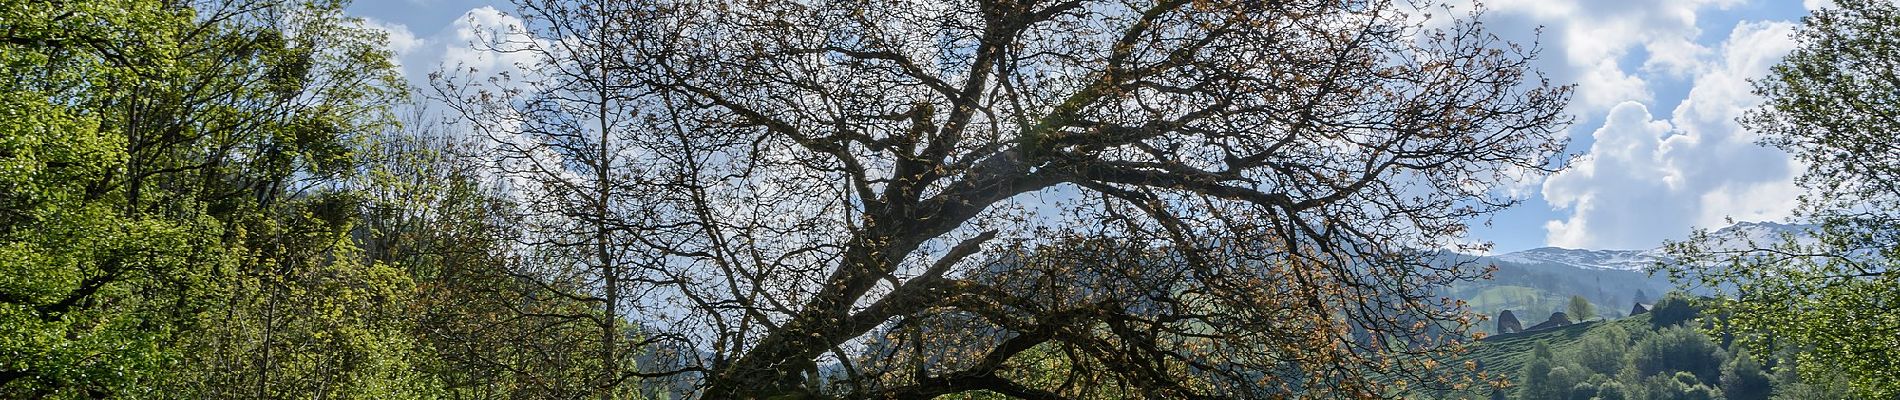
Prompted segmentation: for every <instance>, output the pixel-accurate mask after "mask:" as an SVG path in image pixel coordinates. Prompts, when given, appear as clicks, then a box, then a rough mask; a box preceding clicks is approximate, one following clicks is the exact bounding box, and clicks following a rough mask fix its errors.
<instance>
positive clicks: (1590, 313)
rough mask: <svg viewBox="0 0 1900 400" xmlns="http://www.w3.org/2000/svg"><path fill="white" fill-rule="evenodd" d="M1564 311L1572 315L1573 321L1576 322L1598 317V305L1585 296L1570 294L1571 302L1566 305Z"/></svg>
mask: <svg viewBox="0 0 1900 400" xmlns="http://www.w3.org/2000/svg"><path fill="white" fill-rule="evenodd" d="M1564 312H1565V313H1566V314H1569V315H1570V320H1571V321H1576V322H1583V321H1588V320H1592V319H1596V318H1597V306H1596V305H1595V304H1590V299H1585V298H1583V296H1570V303H1569V304H1568V305H1566V306H1565V308H1564Z"/></svg>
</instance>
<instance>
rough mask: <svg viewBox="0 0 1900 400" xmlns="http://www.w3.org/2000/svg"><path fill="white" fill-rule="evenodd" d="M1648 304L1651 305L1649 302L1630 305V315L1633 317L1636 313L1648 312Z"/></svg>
mask: <svg viewBox="0 0 1900 400" xmlns="http://www.w3.org/2000/svg"><path fill="white" fill-rule="evenodd" d="M1650 306H1651V305H1649V304H1643V303H1636V306H1635V307H1630V316H1632V317H1634V316H1638V315H1643V314H1648V313H1649V307H1650Z"/></svg>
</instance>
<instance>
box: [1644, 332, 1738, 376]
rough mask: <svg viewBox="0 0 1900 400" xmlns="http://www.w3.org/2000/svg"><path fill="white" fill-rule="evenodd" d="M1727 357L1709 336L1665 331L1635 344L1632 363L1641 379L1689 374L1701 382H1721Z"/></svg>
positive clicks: (1699, 333)
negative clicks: (1673, 374) (1723, 365)
mask: <svg viewBox="0 0 1900 400" xmlns="http://www.w3.org/2000/svg"><path fill="white" fill-rule="evenodd" d="M1727 358H1728V356H1727V355H1726V354H1725V353H1724V352H1723V350H1722V348H1721V346H1718V345H1716V344H1715V341H1713V340H1710V339H1709V337H1708V336H1706V335H1703V334H1702V333H1701V332H1698V331H1696V330H1695V329H1693V328H1688V327H1668V328H1663V330H1662V331H1661V332H1660V334H1658V335H1656V336H1654V337H1650V338H1647V339H1644V340H1643V341H1641V342H1638V343H1637V344H1636V351H1635V354H1634V355H1632V360H1631V362H1633V363H1634V364H1635V366H1636V368H1637V371H1638V372H1640V373H1641V376H1653V375H1667V374H1669V373H1672V372H1687V373H1689V374H1691V375H1692V376H1694V377H1695V379H1696V380H1697V381H1698V382H1718V379H1719V377H1720V376H1721V370H1722V363H1723V362H1724V361H1726V360H1727Z"/></svg>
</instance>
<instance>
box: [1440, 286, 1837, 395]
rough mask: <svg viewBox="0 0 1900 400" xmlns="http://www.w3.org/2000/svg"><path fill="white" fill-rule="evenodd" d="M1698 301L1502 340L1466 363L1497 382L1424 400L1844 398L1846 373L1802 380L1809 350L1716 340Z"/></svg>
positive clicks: (1491, 341)
mask: <svg viewBox="0 0 1900 400" xmlns="http://www.w3.org/2000/svg"><path fill="white" fill-rule="evenodd" d="M1704 317H1711V316H1710V315H1704V314H1700V312H1699V310H1697V309H1696V307H1695V306H1694V305H1693V304H1692V301H1691V300H1690V299H1689V298H1687V297H1685V296H1683V295H1681V294H1671V295H1669V296H1667V297H1665V298H1663V299H1660V301H1658V302H1657V304H1656V309H1655V310H1653V311H1652V312H1650V313H1645V314H1641V315H1636V316H1632V317H1628V318H1621V319H1614V320H1608V321H1593V322H1584V323H1579V324H1575V325H1570V326H1566V327H1561V328H1554V329H1549V330H1540V331H1533V332H1525V333H1517V334H1509V335H1501V336H1493V337H1489V338H1485V339H1484V340H1481V341H1479V342H1477V343H1476V344H1475V345H1473V346H1472V348H1471V352H1470V353H1469V354H1466V355H1465V356H1463V357H1461V358H1460V359H1459V361H1460V362H1470V363H1472V365H1473V366H1474V367H1476V368H1477V369H1479V370H1481V371H1485V372H1486V374H1487V375H1488V376H1489V377H1492V378H1495V379H1496V380H1497V381H1495V382H1493V384H1490V385H1481V386H1476V387H1473V388H1470V389H1468V390H1463V391H1449V392H1420V393H1412V395H1415V396H1418V397H1425V398H1480V399H1481V398H1491V399H1579V400H1590V399H1604V400H1613V399H1736V400H1743V399H1769V398H1774V399H1816V400H1818V399H1841V398H1852V397H1854V396H1853V395H1851V394H1850V393H1849V392H1848V391H1847V386H1846V383H1845V381H1844V380H1842V379H1843V378H1844V376H1845V375H1840V374H1838V373H1837V374H1836V375H1831V376H1824V377H1821V378H1819V379H1815V378H1813V377H1802V376H1800V375H1798V374H1796V373H1795V371H1796V370H1797V368H1796V366H1795V365H1793V364H1795V363H1798V362H1799V361H1798V360H1797V358H1796V356H1795V355H1796V354H1798V353H1800V352H1801V351H1802V349H1800V348H1794V347H1783V348H1780V349H1777V350H1776V351H1774V352H1772V353H1768V354H1763V355H1756V354H1752V353H1751V352H1750V350H1749V349H1748V348H1746V347H1745V346H1742V345H1740V344H1739V343H1738V342H1736V341H1734V340H1732V339H1733V338H1731V337H1725V336H1715V337H1711V336H1709V335H1706V334H1704V333H1703V332H1701V331H1698V328H1706V327H1707V326H1708V325H1704V324H1702V323H1699V322H1698V321H1697V318H1704Z"/></svg>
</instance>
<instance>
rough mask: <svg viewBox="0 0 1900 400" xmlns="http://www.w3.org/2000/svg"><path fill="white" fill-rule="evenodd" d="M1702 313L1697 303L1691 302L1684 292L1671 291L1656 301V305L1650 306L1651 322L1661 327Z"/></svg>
mask: <svg viewBox="0 0 1900 400" xmlns="http://www.w3.org/2000/svg"><path fill="white" fill-rule="evenodd" d="M1700 313H1701V311H1700V310H1698V309H1697V307H1696V305H1695V304H1694V303H1692V302H1690V300H1689V297H1688V295H1685V294H1683V293H1682V292H1669V293H1668V294H1664V295H1663V298H1662V300H1658V301H1656V305H1655V307H1651V308H1650V310H1649V323H1650V325H1652V326H1655V327H1659V328H1660V327H1669V326H1675V325H1680V324H1682V323H1683V322H1687V321H1689V320H1691V319H1695V317H1696V315H1698V314H1700Z"/></svg>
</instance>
